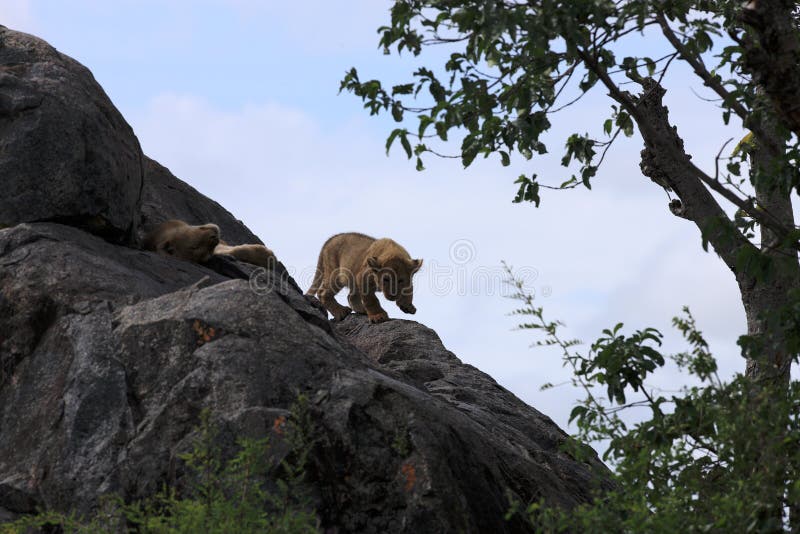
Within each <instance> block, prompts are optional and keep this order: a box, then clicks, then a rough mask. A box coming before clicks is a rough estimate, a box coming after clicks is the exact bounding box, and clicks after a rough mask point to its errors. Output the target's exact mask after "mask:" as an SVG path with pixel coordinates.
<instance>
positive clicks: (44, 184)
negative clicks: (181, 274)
mask: <svg viewBox="0 0 800 534" xmlns="http://www.w3.org/2000/svg"><path fill="white" fill-rule="evenodd" d="M142 175H143V170H142V151H141V148H140V147H139V141H138V140H137V139H136V136H135V135H134V134H133V130H131V127H130V126H129V125H128V124H127V123H126V122H125V119H123V118H122V115H121V114H120V113H119V111H117V109H116V108H115V107H114V106H113V104H112V103H111V101H110V100H109V99H108V96H106V94H105V92H104V91H103V89H102V88H101V87H100V85H98V84H97V82H96V81H95V80H94V77H93V76H92V74H91V72H89V70H88V69H86V67H84V66H83V65H81V64H80V63H78V62H77V61H75V60H73V59H72V58H69V57H67V56H65V55H63V54H61V53H60V52H58V51H57V50H56V49H55V48H53V47H51V46H50V45H48V44H47V43H46V42H44V41H42V40H41V39H39V38H37V37H34V36H32V35H28V34H25V33H21V32H16V31H13V30H9V29H8V28H6V27H4V26H0V183H1V184H2V196H3V199H2V202H0V227H2V226H11V225H14V224H18V223H21V222H33V221H56V222H63V223H67V224H71V225H75V226H80V227H82V228H85V229H88V230H90V231H92V232H94V233H97V234H100V235H103V236H105V237H107V238H110V239H114V240H118V241H127V240H129V239H130V238H131V232H132V231H133V229H134V227H135V224H136V220H135V219H136V217H137V214H138V212H137V204H138V201H139V195H140V192H141V189H142Z"/></svg>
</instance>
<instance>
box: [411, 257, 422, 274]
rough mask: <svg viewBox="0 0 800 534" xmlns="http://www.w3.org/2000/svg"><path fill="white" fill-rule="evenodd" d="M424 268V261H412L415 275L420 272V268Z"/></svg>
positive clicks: (412, 270) (412, 269)
mask: <svg viewBox="0 0 800 534" xmlns="http://www.w3.org/2000/svg"><path fill="white" fill-rule="evenodd" d="M420 267H422V260H421V259H419V260H411V272H412V273H415V272H417V271H419V268H420Z"/></svg>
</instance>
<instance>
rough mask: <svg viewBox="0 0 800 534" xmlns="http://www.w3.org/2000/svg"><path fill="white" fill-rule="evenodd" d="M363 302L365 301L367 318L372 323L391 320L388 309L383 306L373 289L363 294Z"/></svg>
mask: <svg viewBox="0 0 800 534" xmlns="http://www.w3.org/2000/svg"><path fill="white" fill-rule="evenodd" d="M361 302H363V303H364V308H365V309H366V310H367V318H368V319H369V322H371V323H382V322H384V321H388V320H389V314H388V313H386V310H384V309H383V308H381V303H380V302H379V301H378V297H376V296H375V293H373V292H372V291H367V292H365V293H364V294H363V295H361Z"/></svg>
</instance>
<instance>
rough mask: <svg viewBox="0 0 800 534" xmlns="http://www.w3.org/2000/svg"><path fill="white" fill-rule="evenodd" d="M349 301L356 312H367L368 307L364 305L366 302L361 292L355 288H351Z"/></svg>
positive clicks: (348, 296)
mask: <svg viewBox="0 0 800 534" xmlns="http://www.w3.org/2000/svg"><path fill="white" fill-rule="evenodd" d="M347 302H348V304H350V307H351V308H352V309H353V311H354V312H356V313H367V309H366V308H365V307H364V302H363V301H362V300H361V294H360V293H358V292H357V291H356V290H355V289H351V290H350V294H349V295H347Z"/></svg>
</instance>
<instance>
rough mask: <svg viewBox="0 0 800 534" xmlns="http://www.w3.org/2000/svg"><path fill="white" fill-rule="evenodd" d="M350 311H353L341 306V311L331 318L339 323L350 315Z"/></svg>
mask: <svg viewBox="0 0 800 534" xmlns="http://www.w3.org/2000/svg"><path fill="white" fill-rule="evenodd" d="M352 311H353V310H351V309H350V308H348V307H347V306H342V309H341V310H339V311H338V312H336V313H334V314H333V318H334V319H336V320H337V321H341V320H342V319H344V318H345V317H347V316H348V315H350V312H352Z"/></svg>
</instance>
